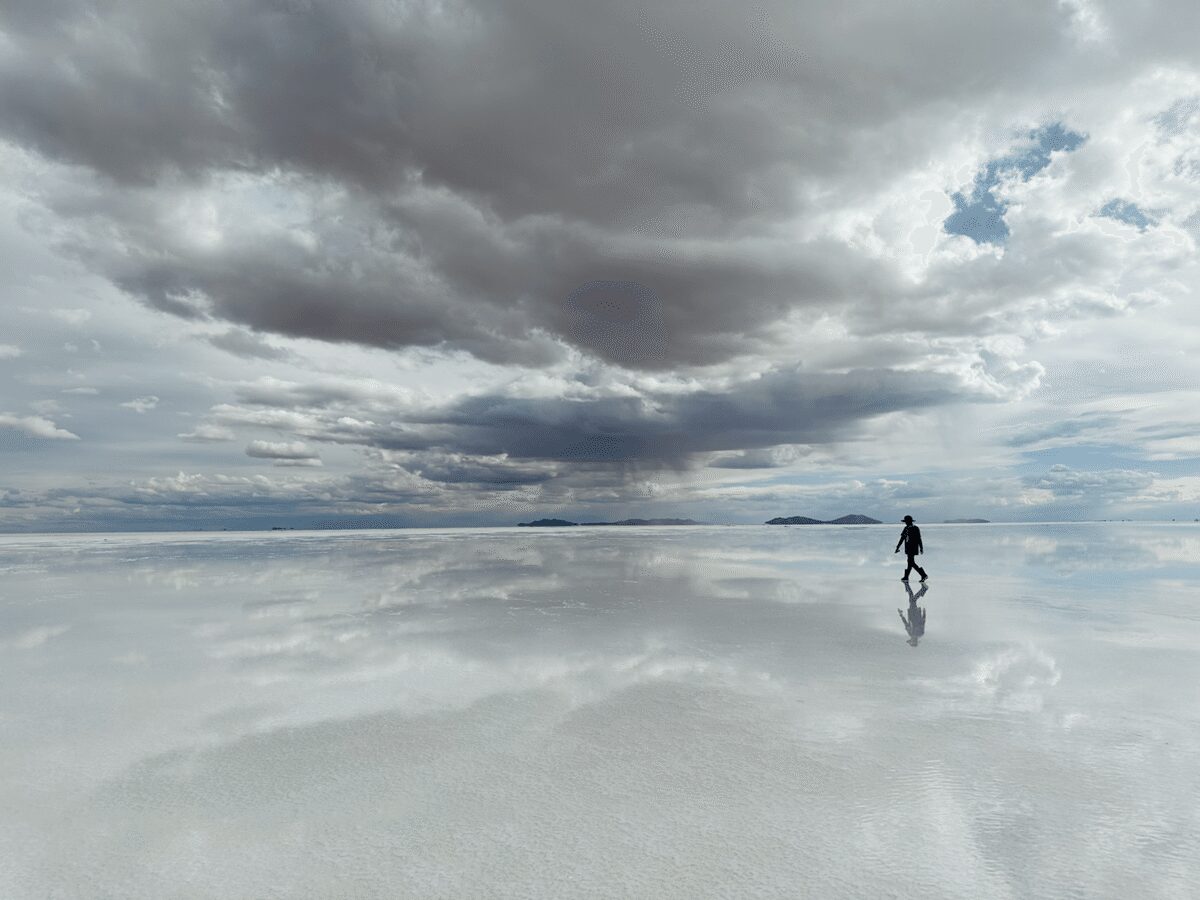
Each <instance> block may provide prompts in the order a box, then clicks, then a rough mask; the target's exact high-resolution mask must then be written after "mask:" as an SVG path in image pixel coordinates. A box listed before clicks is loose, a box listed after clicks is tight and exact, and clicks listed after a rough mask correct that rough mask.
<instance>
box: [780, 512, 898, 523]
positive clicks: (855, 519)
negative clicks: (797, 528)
mask: <svg viewBox="0 0 1200 900" xmlns="http://www.w3.org/2000/svg"><path fill="white" fill-rule="evenodd" d="M766 524H767V525H882V524H883V523H882V522H880V521H879V520H878V519H872V518H871V517H870V516H863V515H859V514H858V513H852V514H851V515H848V516H842V517H841V518H840V519H830V520H829V521H827V522H826V521H822V520H821V519H810V518H809V517H808V516H787V517H786V518H785V517H783V516H777V517H776V518H774V519H770V520H769V521H768V522H767V523H766Z"/></svg>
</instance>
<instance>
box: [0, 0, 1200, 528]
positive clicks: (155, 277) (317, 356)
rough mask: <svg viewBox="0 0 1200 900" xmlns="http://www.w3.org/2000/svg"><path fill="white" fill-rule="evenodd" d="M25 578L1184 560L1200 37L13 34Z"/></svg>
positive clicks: (432, 12)
mask: <svg viewBox="0 0 1200 900" xmlns="http://www.w3.org/2000/svg"><path fill="white" fill-rule="evenodd" d="M2 9H3V12H2V13H0V191H2V193H3V197H2V198H0V262H2V266H3V272H4V278H3V281H2V282H0V292H2V293H0V461H2V467H0V530H17V531H20V530H59V529H141V528H213V527H222V526H226V527H237V526H239V525H243V526H250V527H263V526H269V525H272V524H278V525H294V526H303V525H312V524H322V525H331V524H355V523H359V524H361V523H392V524H409V525H421V524H429V525H442V524H464V525H465V524H511V523H514V522H516V521H518V520H522V519H526V518H529V517H530V516H537V515H562V516H565V517H568V518H578V519H618V518H623V517H626V516H639V515H640V516H651V515H655V516H689V517H691V518H695V519H700V520H704V521H711V522H760V521H762V520H764V519H765V518H768V517H771V516H774V515H795V514H802V515H813V516H818V517H826V516H828V517H832V516H837V515H841V514H843V513H847V512H862V513H865V514H868V515H872V516H875V517H877V518H881V519H885V520H889V521H892V520H895V519H896V518H897V517H898V516H900V515H902V514H904V513H905V512H911V513H912V514H913V515H915V516H916V517H917V519H918V521H940V520H941V519H944V518H951V517H959V516H981V517H984V518H989V519H993V520H1005V521H1037V520H1057V519H1088V518H1120V517H1128V518H1136V519H1164V518H1165V519H1170V518H1173V517H1179V518H1187V519H1189V520H1190V519H1191V518H1194V517H1197V516H1200V359H1198V358H1197V354H1196V353H1195V352H1193V351H1194V350H1195V349H1196V348H1197V347H1200V306H1198V305H1197V301H1196V296H1195V293H1196V292H1195V289H1196V287H1197V286H1200V265H1198V263H1197V254H1196V246H1197V241H1198V240H1200V53H1198V52H1197V51H1196V49H1195V43H1194V36H1195V35H1196V34H1197V33H1200V6H1197V4H1195V3H1194V2H1182V0H1179V2H1145V3H1139V4H1130V3H1118V2H1098V0H1061V2H1058V3H1054V2H1048V0H1037V2H1025V0H1016V2H1011V3H1005V4H979V3H976V2H972V0H963V2H951V3H947V2H944V0H939V2H936V3H933V2H928V3H919V2H918V3H905V4H895V3H884V2H878V0H877V2H857V0H847V2H842V3H837V4H830V3H807V2H800V3H797V2H795V0H787V2H777V3H776V2H768V3H762V4H755V5H748V6H741V5H739V4H729V3H708V2H705V0H701V2H696V0H689V2H687V3H673V2H659V3H655V4H652V5H642V4H634V3H626V2H606V3H564V2H561V0H487V2H478V0H438V2H426V0H339V2H336V3H335V2H318V0H246V2H243V0H205V2H187V3H185V2H177V0H153V2H151V0H94V2H84V0H5V2H4V3H3V5H2Z"/></svg>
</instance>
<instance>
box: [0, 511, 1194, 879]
mask: <svg viewBox="0 0 1200 900" xmlns="http://www.w3.org/2000/svg"><path fill="white" fill-rule="evenodd" d="M899 530H900V529H899V526H898V525H897V526H886V527H865V528H863V527H860V528H837V527H815V526H810V527H791V528H782V527H766V526H763V527H724V528H722V527H713V528H577V529H569V530H540V529H489V530H462V531H394V532H368V533H325V534H317V533H302V532H295V533H292V532H288V533H277V534H270V533H268V534H252V535H251V534H222V535H199V534H186V535H183V534H179V535H153V536H143V535H107V536H99V535H96V536H86V537H74V536H65V537H60V536H38V537H4V538H0V576H2V578H0V684H2V685H3V690H2V691H0V779H2V780H0V809H3V811H4V813H3V815H2V816H0V897H4V898H25V897H36V898H42V897H55V898H57V897H64V898H66V897H71V898H74V897H86V898H100V897H119V898H139V897H145V898H155V900H163V898H174V897H180V898H207V897H213V898H243V897H244V898H268V897H312V898H358V897H363V898H365V897H386V898H394V897H447V898H465V897H547V898H570V897H646V898H665V897H684V898H698V897H766V896H776V897H814V898H818V897H819V898H835V897H862V898H923V900H924V898H941V897H961V898H972V900H975V898H1057V897H1064V898H1066V897H1071V898H1076V897H1077V898H1122V900H1124V898H1131V897H1146V898H1194V897H1197V896H1200V849H1198V843H1197V837H1198V836H1200V814H1198V811H1197V810H1198V808H1200V804H1198V803H1197V798H1200V690H1198V689H1197V684H1198V683H1200V605H1198V598H1197V591H1196V586H1197V584H1198V583H1200V579H1198V576H1200V527H1197V526H1193V525H1187V526H1184V525H1178V526H1171V525H1162V526H1146V525H1142V526H1135V525H1128V524H1122V525H1083V526H1060V525H1044V526H935V525H926V526H924V532H925V541H926V546H927V548H928V552H927V554H926V556H925V557H924V564H925V565H926V567H927V568H928V569H929V572H930V578H931V580H930V586H929V590H928V591H927V592H926V593H925V595H924V596H923V597H921V598H920V600H918V601H917V604H918V606H919V607H922V608H924V609H925V611H926V625H925V633H924V635H923V636H919V638H918V641H917V643H916V646H913V645H912V643H910V642H909V641H910V638H909V635H908V633H907V632H906V629H905V626H904V623H903V622H902V621H901V619H900V616H898V615H897V609H900V610H902V611H904V612H905V617H906V618H910V617H909V615H908V606H909V602H908V597H907V594H906V592H905V589H904V586H903V585H902V584H901V583H900V582H899V580H898V576H899V574H900V569H901V568H902V561H903V557H899V556H894V555H893V554H892V552H891V551H892V548H893V547H894V546H895V542H896V539H897V537H898V534H899ZM913 587H914V589H915V588H917V587H918V585H916V584H915V582H914V584H913Z"/></svg>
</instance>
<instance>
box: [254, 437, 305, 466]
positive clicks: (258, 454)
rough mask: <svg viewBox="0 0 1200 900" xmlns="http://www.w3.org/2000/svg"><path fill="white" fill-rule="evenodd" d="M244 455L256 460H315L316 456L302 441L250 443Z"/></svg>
mask: <svg viewBox="0 0 1200 900" xmlns="http://www.w3.org/2000/svg"><path fill="white" fill-rule="evenodd" d="M246 455H247V456H253V457H255V458H256V459H276V460H289V461H293V462H294V461H297V460H317V459H318V454H317V452H316V451H315V450H313V449H312V448H311V447H309V446H308V445H307V444H305V443H304V442H303V441H251V442H250V443H249V444H247V445H246Z"/></svg>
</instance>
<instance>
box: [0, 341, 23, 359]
mask: <svg viewBox="0 0 1200 900" xmlns="http://www.w3.org/2000/svg"><path fill="white" fill-rule="evenodd" d="M20 355H21V348H20V347H14V346H13V345H12V344H0V359H16V358H17V357H18V356H20Z"/></svg>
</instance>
